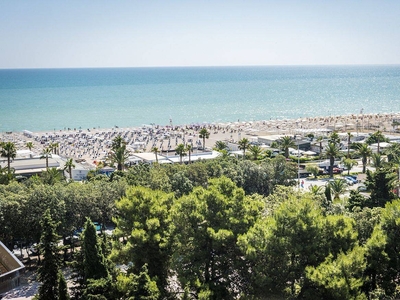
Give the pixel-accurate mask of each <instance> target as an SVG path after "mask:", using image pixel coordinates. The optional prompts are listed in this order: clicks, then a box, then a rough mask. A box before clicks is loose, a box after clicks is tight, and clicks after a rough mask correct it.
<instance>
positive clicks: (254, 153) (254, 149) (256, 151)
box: [249, 145, 262, 160]
mask: <svg viewBox="0 0 400 300" xmlns="http://www.w3.org/2000/svg"><path fill="white" fill-rule="evenodd" d="M249 151H250V153H251V157H252V159H253V160H258V157H259V156H260V154H261V153H262V149H261V147H260V146H259V145H251V146H250V147H249Z"/></svg>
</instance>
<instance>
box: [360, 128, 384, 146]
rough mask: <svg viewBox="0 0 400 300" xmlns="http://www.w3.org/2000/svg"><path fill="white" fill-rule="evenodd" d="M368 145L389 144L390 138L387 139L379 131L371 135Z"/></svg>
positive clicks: (367, 140) (367, 141)
mask: <svg viewBox="0 0 400 300" xmlns="http://www.w3.org/2000/svg"><path fill="white" fill-rule="evenodd" d="M365 142H366V143H367V144H368V145H372V144H376V143H383V142H387V143H388V142H389V138H387V137H385V135H384V134H383V133H382V132H380V131H379V130H378V131H376V132H374V133H373V134H371V135H370V136H369V137H368V138H367V139H366V141H365Z"/></svg>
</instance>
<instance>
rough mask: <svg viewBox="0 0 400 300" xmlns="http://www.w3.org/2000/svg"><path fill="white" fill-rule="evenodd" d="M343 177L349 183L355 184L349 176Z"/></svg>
mask: <svg viewBox="0 0 400 300" xmlns="http://www.w3.org/2000/svg"><path fill="white" fill-rule="evenodd" d="M343 179H344V180H345V181H346V183H347V185H353V184H354V182H353V180H351V179H349V178H348V177H344V178H343Z"/></svg>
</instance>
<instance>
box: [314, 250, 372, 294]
mask: <svg viewBox="0 0 400 300" xmlns="http://www.w3.org/2000/svg"><path fill="white" fill-rule="evenodd" d="M365 267H366V262H365V259H364V250H363V248H362V247H358V246H357V247H355V248H353V249H352V250H351V251H348V252H346V253H344V252H341V253H339V255H338V256H337V257H336V258H334V256H333V255H329V256H328V257H327V258H326V259H325V261H324V262H323V263H321V264H320V265H319V266H317V267H307V268H306V276H307V278H308V279H309V280H310V281H311V282H312V283H314V284H315V285H316V286H318V287H319V288H318V289H316V291H317V294H316V293H315V291H313V294H312V295H313V298H321V299H357V300H358V299H359V300H361V299H367V297H366V295H365V294H364V293H363V292H362V289H361V288H362V286H363V284H364V280H365V279H364V277H363V271H364V269H365ZM310 296H311V295H310Z"/></svg>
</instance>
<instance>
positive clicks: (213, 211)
mask: <svg viewBox="0 0 400 300" xmlns="http://www.w3.org/2000/svg"><path fill="white" fill-rule="evenodd" d="M256 200H257V199H254V198H253V199H251V198H248V197H246V196H245V194H244V191H243V190H242V189H239V188H237V187H236V186H235V184H234V183H233V182H232V181H231V180H229V179H227V178H224V177H222V178H219V179H211V180H209V184H208V187H207V189H205V188H202V187H197V188H195V189H194V190H193V192H192V193H190V194H189V195H187V196H183V197H182V198H180V199H178V200H177V201H176V202H175V204H174V207H173V209H172V219H173V220H174V227H173V229H174V230H173V234H174V236H175V246H174V260H173V265H174V269H175V270H176V271H177V273H178V276H179V279H180V282H181V284H182V286H186V285H187V284H189V285H190V287H191V288H192V289H193V290H194V291H196V293H197V295H198V297H200V296H201V297H203V296H204V297H206V296H205V295H208V296H207V297H211V298H209V299H230V298H231V297H233V295H234V294H235V290H232V289H231V288H230V286H232V285H233V284H234V285H236V286H237V289H240V288H241V286H242V278H243V277H242V276H243V274H246V273H247V271H246V269H245V268H244V267H245V266H244V262H243V260H242V259H240V256H241V255H240V250H239V248H238V246H237V239H238V237H239V235H241V234H244V233H245V232H246V231H247V230H248V228H250V227H251V226H252V224H254V222H255V220H256V219H257V218H258V216H259V215H260V213H261V210H262V207H263V202H261V201H256Z"/></svg>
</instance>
